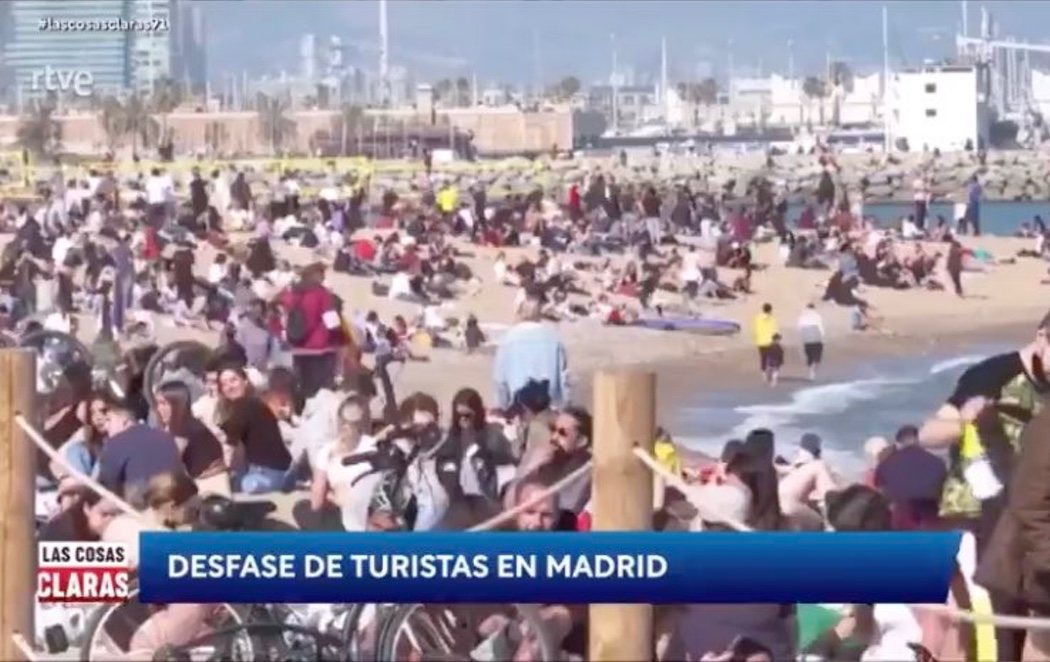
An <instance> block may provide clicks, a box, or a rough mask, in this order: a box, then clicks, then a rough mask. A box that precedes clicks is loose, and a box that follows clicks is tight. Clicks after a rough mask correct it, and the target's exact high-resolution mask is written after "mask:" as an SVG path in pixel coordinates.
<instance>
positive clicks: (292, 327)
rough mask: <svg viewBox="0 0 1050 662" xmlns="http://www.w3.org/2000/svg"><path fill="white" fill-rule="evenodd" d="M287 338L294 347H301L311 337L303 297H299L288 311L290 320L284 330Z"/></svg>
mask: <svg viewBox="0 0 1050 662" xmlns="http://www.w3.org/2000/svg"><path fill="white" fill-rule="evenodd" d="M284 335H285V338H286V339H287V340H288V343H289V344H290V345H292V346H299V345H302V344H303V343H304V342H306V339H307V337H308V336H309V335H310V328H309V323H308V322H307V319H306V311H305V310H303V306H302V295H300V296H297V297H296V298H295V300H294V301H293V302H292V306H291V307H290V308H289V309H288V319H287V321H286V324H285V329H284Z"/></svg>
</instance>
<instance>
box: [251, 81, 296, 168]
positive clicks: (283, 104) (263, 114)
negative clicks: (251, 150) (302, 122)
mask: <svg viewBox="0 0 1050 662" xmlns="http://www.w3.org/2000/svg"><path fill="white" fill-rule="evenodd" d="M288 108H289V104H288V102H287V101H286V100H285V99H281V98H278V97H268V96H266V95H265V94H260V95H259V97H258V99H257V101H256V109H257V111H258V115H259V135H260V136H261V137H262V138H263V139H264V140H267V141H269V143H270V151H271V152H272V153H273V154H277V150H278V148H279V147H281V146H282V145H283V144H284V142H285V140H286V139H287V138H288V136H289V135H290V134H291V132H292V131H293V130H294V129H295V122H293V121H292V120H290V119H288V117H287V116H286V115H285V113H286V112H288Z"/></svg>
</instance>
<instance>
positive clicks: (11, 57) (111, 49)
mask: <svg viewBox="0 0 1050 662" xmlns="http://www.w3.org/2000/svg"><path fill="white" fill-rule="evenodd" d="M9 4H10V6H9V18H10V21H11V29H10V33H9V38H8V41H7V43H6V45H5V48H4V55H5V58H4V59H5V61H6V63H7V66H8V67H9V68H10V70H11V71H12V74H13V79H14V86H15V88H16V94H18V95H21V97H22V99H31V98H34V97H39V96H41V95H43V94H44V93H45V91H44V90H41V89H33V88H34V85H33V82H34V79H35V78H36V77H39V75H40V73H41V72H43V71H44V70H45V69H50V70H51V71H57V72H64V73H76V72H81V71H86V72H88V73H90V75H91V77H92V80H93V89H94V90H96V91H98V92H99V93H101V94H106V93H116V92H119V91H122V90H124V89H126V88H127V87H128V84H129V82H130V74H131V68H130V43H129V38H128V37H129V33H128V32H121V31H118V30H114V31H108V32H86V31H54V30H43V29H41V23H42V21H45V20H46V19H53V20H56V21H69V20H109V19H119V18H124V19H127V18H129V12H128V10H129V4H128V2H127V0H87V1H86V2H50V1H48V0H14V1H13V2H11V3H9Z"/></svg>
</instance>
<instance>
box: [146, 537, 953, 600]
mask: <svg viewBox="0 0 1050 662" xmlns="http://www.w3.org/2000/svg"><path fill="white" fill-rule="evenodd" d="M960 539H961V535H960V534H958V533H950V532H948V533H942V532H938V533H903V532H902V533H786V532H785V533H715V532H704V533H649V532H645V533H604V532H602V533H599V532H592V533H506V532H500V533H305V532H287V533H144V534H142V536H141V539H140V546H141V549H140V562H139V563H140V565H139V585H140V587H141V596H140V597H141V600H142V601H143V602H163V603H178V602H192V603H208V602H232V603H253V602H293V603H294V602H315V603H354V602H382V603H387V602H391V603H425V602H439V603H572V604H582V603H651V604H683V603H753V602H765V603H816V602H833V603H847V602H849V603H879V602H885V603H943V602H944V601H945V599H946V598H947V595H948V585H949V582H950V580H951V576H952V573H953V570H954V567H955V557H956V554H957V552H958V549H959V544H960Z"/></svg>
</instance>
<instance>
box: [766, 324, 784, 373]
mask: <svg viewBox="0 0 1050 662" xmlns="http://www.w3.org/2000/svg"><path fill="white" fill-rule="evenodd" d="M783 365H784V346H783V345H782V344H781V342H780V334H779V333H776V334H773V342H772V344H770V345H769V347H768V348H767V349H766V365H765V369H766V370H765V377H766V383H767V384H769V385H770V386H776V385H777V379H779V377H780V368H781V366H783Z"/></svg>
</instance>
